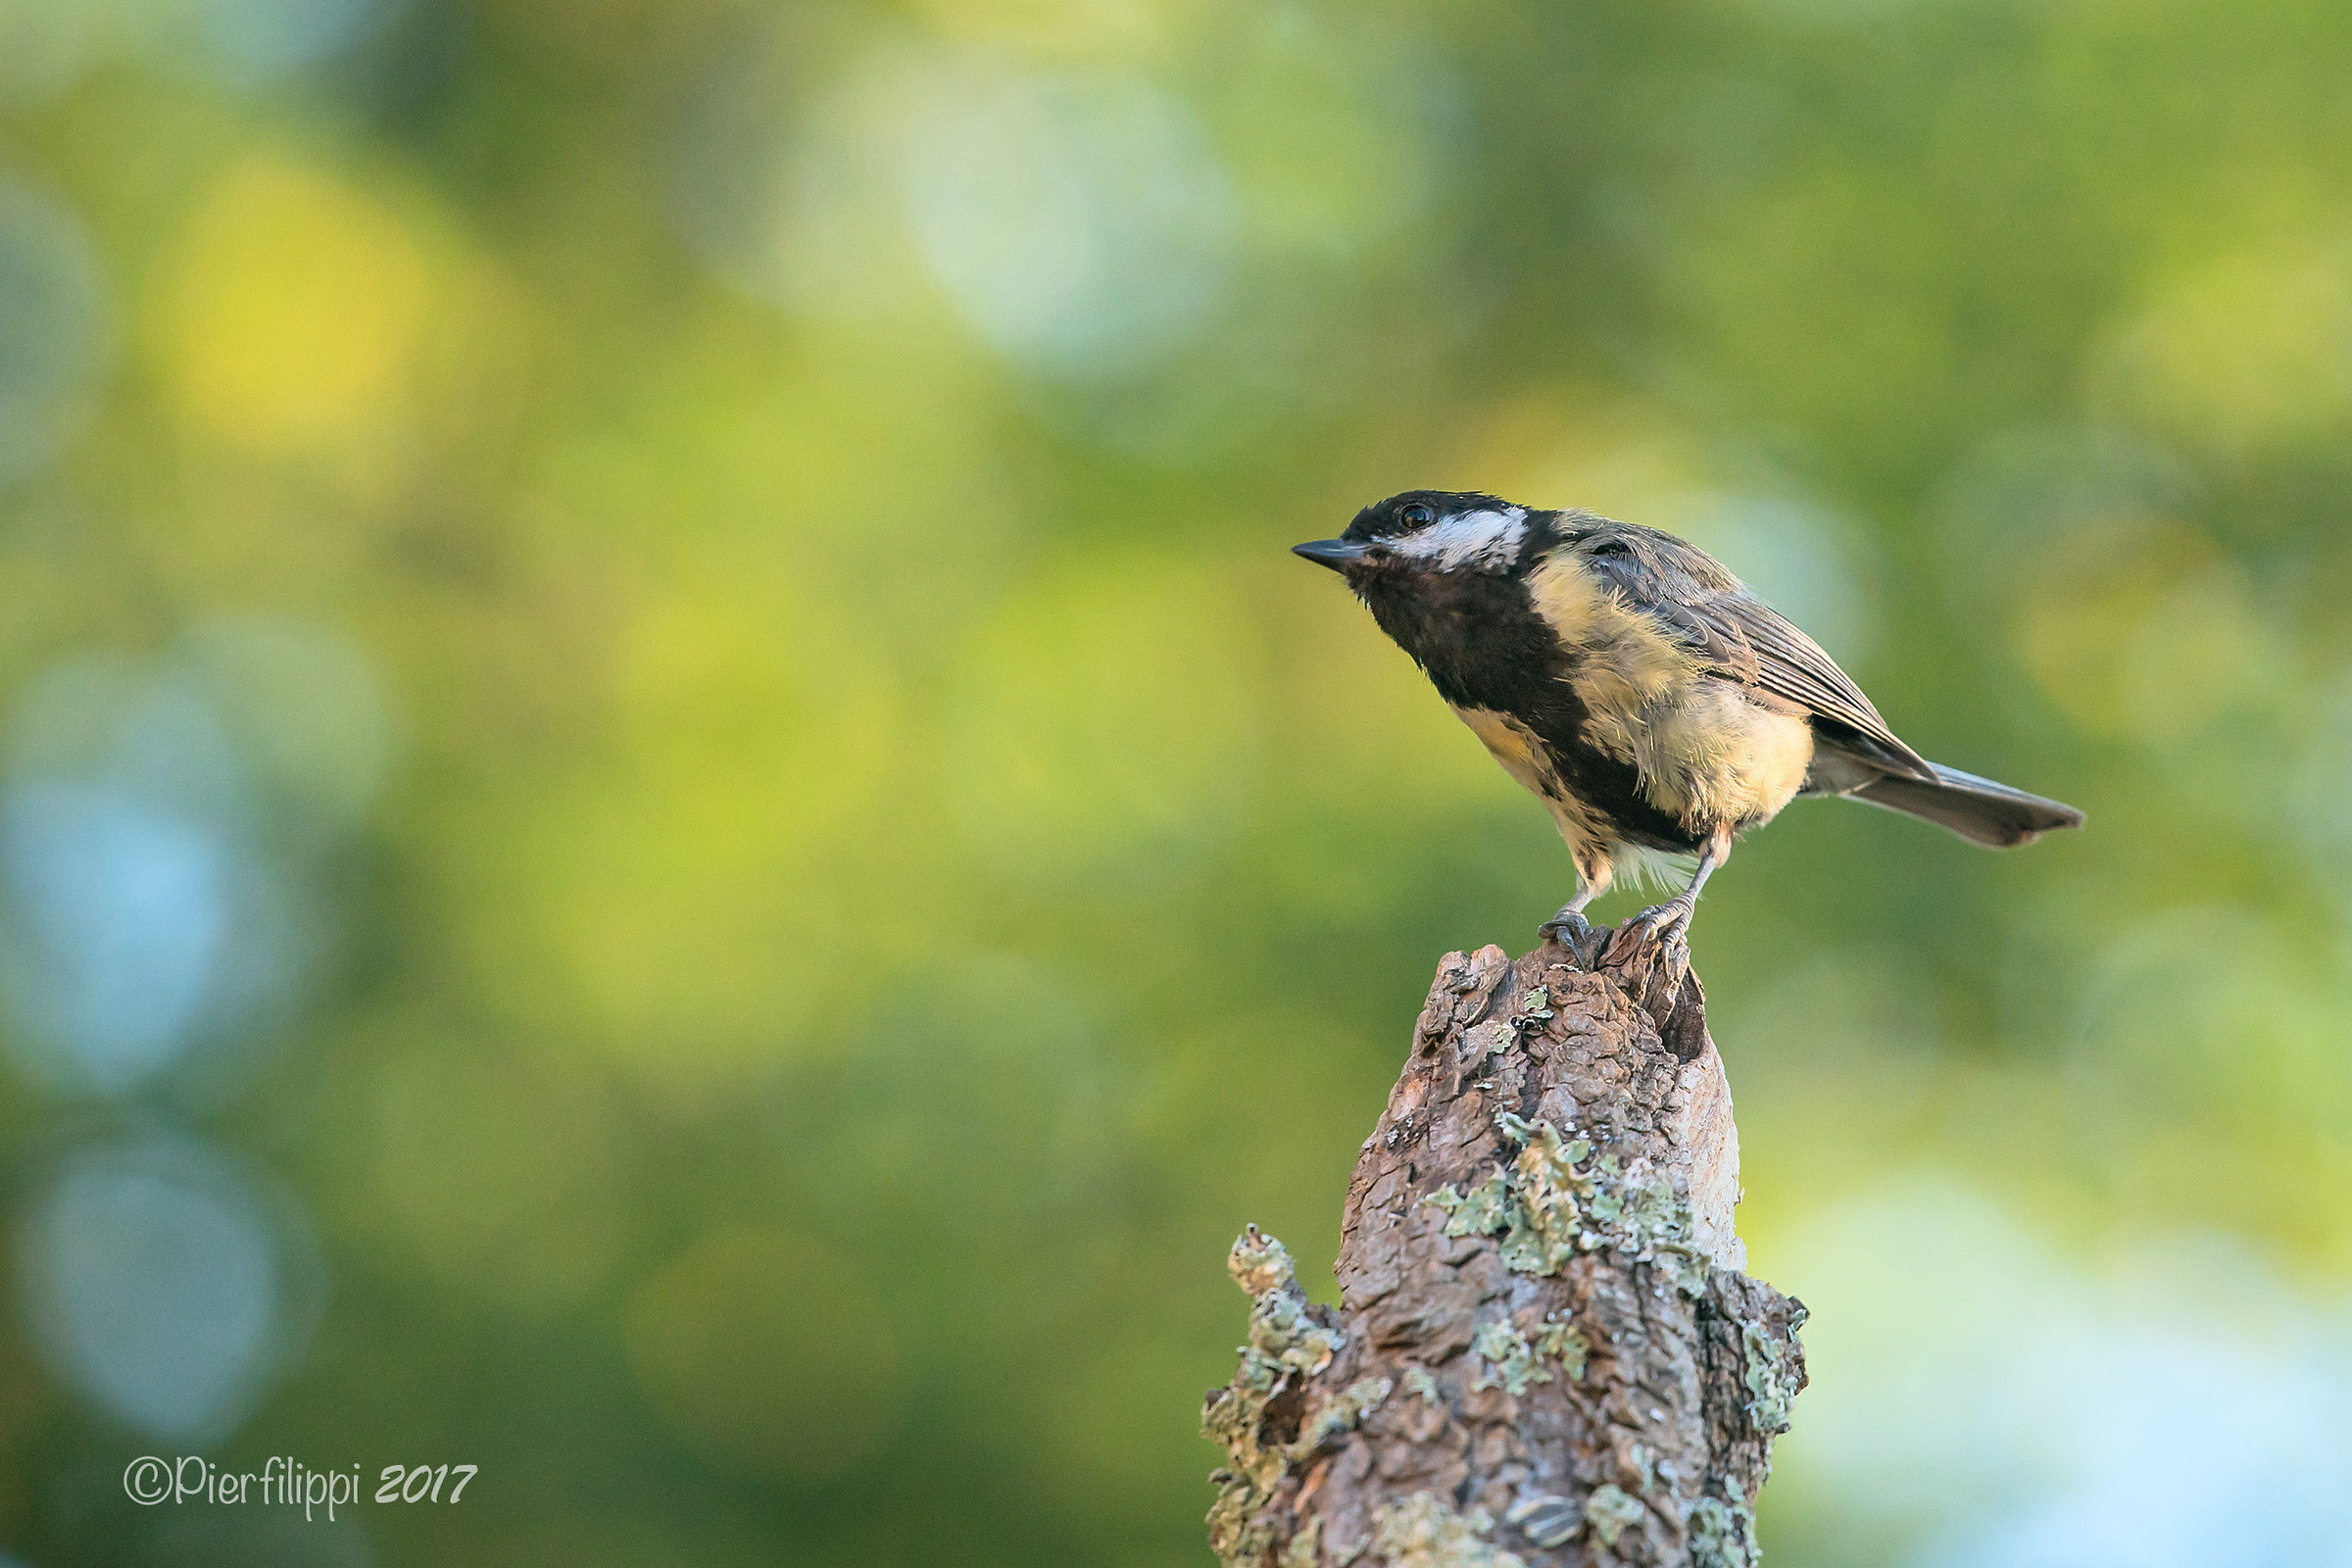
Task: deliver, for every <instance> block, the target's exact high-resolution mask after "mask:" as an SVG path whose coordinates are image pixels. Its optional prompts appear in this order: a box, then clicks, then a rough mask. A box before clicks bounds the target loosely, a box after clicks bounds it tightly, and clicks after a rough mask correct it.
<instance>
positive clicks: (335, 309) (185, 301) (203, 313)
mask: <svg viewBox="0 0 2352 1568" xmlns="http://www.w3.org/2000/svg"><path fill="white" fill-rule="evenodd" d="M429 295H430V279H429V276H428V273H427V269H426V265H425V262H424V258H423V256H422V255H421V254H420V252H419V250H418V247H417V240H416V238H415V236H414V235H413V234H412V233H411V232H410V229H409V227H408V225H407V224H406V223H404V222H403V221H401V219H400V218H399V217H398V216H396V215H395V214H394V213H393V212H392V211H391V210H390V209H388V208H387V207H385V206H383V205H382V204H380V203H378V202H376V201H374V200H372V199H371V198H369V197H367V196H365V195H362V194H360V193H359V192H357V191H354V190H352V189H351V188H349V187H347V186H345V185H343V184H341V183H338V182H337V181H335V180H333V179H331V178H329V177H328V176H326V175H324V174H322V173H319V172H316V171H313V170H307V169H300V168H296V167H294V166H291V165H287V164H281V163H273V162H251V163H247V164H243V165H240V166H238V167H237V168H235V169H232V170H231V171H229V172H227V173H226V174H224V175H223V176H221V178H220V179H219V180H218V181H216V183H215V184H214V185H213V187H212V188H211V189H210V190H209V191H208V192H207V193H206V195H205V198H204V200H203V202H202V204H201V205H200V206H199V208H198V209H197V213H196V216H195V219H194V220H193V221H192V222H191V224H190V226H189V229H188V233H187V237H186V241H185V246H184V250H183V253H182V255H181V257H180V259H179V266H178V270H177V273H176V275H175V276H174V278H173V280H172V297H171V311H170V317H171V338H170V368H171V371H172V378H173V380H174V381H175V382H176V384H177V387H178V390H179V393H180V397H181V401H182V403H183V404H184V405H185V407H186V409H187V411H188V413H189V414H190V416H191V417H193V418H195V420H196V421H197V422H198V423H199V424H200V425H201V426H202V427H203V428H205V429H206V430H207V431H209V432H210V433H212V434H214V435H216V436H218V437H220V438H221V439H222V440H224V441H227V442H229V443H231V444H233V445H235V446H238V447H241V448H244V449H247V450H249V451H255V452H263V453H277V452H286V451H293V450H299V449H302V448H306V447H311V446H316V445H319V444H324V443H331V442H334V441H338V440H341V439H345V438H349V437H351V436H353V435H355V434H358V433H360V432H362V431H364V430H366V429H367V428H368V426H369V425H370V424H371V423H373V422H374V421H376V420H379V419H381V418H382V417H385V416H386V415H387V414H389V413H390V412H392V411H393V410H394V408H395V407H396V405H397V401H398V399H399V397H400V394H401V393H402V391H403V389H404V385H403V384H404V379H405V377H406V376H407V374H408V372H409V370H410V368H411V367H412V364H413V362H414V360H415V358H416V356H417V348H418V342H419V338H420V335H421V333H422V330H423V327H424V323H425V317H426V311H427V307H428V304H429Z"/></svg>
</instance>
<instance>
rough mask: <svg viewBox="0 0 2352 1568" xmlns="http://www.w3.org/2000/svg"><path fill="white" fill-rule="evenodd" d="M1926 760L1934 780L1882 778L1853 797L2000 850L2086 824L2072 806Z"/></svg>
mask: <svg viewBox="0 0 2352 1568" xmlns="http://www.w3.org/2000/svg"><path fill="white" fill-rule="evenodd" d="M1928 765H1929V766H1930V767H1932V768H1934V769H1935V770H1936V781H1935V782H1934V783H1932V784H1931V783H1929V782H1928V781H1927V780H1926V779H1918V778H1892V777H1889V778H1882V779H1879V780H1877V781H1875V782H1873V783H1870V784H1865V785H1863V786H1862V787H1861V788H1860V789H1857V790H1854V791H1852V792H1851V793H1852V796H1853V798H1854V799H1855V800H1858V801H1868V802H1869V803H1870V804H1871V805H1873V806H1884V807H1886V808H1887V809H1888V810H1890V811H1901V812H1904V813H1906V814H1907V815H1911V816H1916V817H1920V818H1923V819H1925V820H1927V821H1930V822H1933V823H1935V824H1936V826H1937V827H1941V828H1947V829H1949V830H1950V831H1952V832H1954V833H1957V834H1959V835H1960V836H1961V837H1962V838H1964V839H1967V840H1968V841H1969V842H1970V843H1972V844H1983V845H1987V846H1989V847H1991V848H1993V849H1996V850H2006V849H2014V848H2015V847H2016V846H2018V845H2020V844H2031V843H2033V842H2034V840H2035V839H2037V838H2039V837H2041V835H2042V834H2044V833H2046V832H2048V831H2049V830H2050V829H2052V828H2060V827H2081V826H2082V812H2081V811H2078V810H2076V809H2074V808H2073V807H2071V806H2067V805H2063V804H2062V803H2060V802H2057V801H2052V800H2045V799H2044V798H2042V797H2041V796H2039V795H2028V794H2027V793H2026V792H2025V791H2024V790H2013V789H2011V788H2010V787H2009V786H2008V785H2006V784H1996V783H1994V782H1993V781H1992V780H1991V779H1988V778H1979V777H1977V776H1976V774H1974V773H1963V772H1961V771H1960V770H1959V769H1958V768H1956V767H1945V766H1944V765H1943V764H1942V763H1940V762H1930V763H1929V764H1928Z"/></svg>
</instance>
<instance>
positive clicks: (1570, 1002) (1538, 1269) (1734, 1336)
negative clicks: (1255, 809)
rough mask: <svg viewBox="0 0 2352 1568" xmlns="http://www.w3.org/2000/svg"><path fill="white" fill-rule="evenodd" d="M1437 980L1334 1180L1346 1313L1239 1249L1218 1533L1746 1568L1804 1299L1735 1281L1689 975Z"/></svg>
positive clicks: (1216, 1418)
mask: <svg viewBox="0 0 2352 1568" xmlns="http://www.w3.org/2000/svg"><path fill="white" fill-rule="evenodd" d="M1609 937H1610V934H1609V933H1607V932H1596V933H1593V934H1592V935H1590V936H1589V937H1587V938H1586V939H1585V940H1584V941H1581V942H1579V943H1577V944H1575V945H1574V946H1566V945H1562V944H1560V943H1558V942H1547V943H1546V944H1545V945H1544V946H1543V947H1542V948H1540V949H1538V950H1537V951H1536V952H1534V953H1531V954H1529V955H1527V956H1525V957H1522V958H1520V959H1519V960H1517V961H1516V962H1515V963H1514V962H1513V961H1511V960H1510V959H1509V958H1507V957H1506V956H1504V955H1503V953H1502V952H1501V950H1500V949H1497V948H1492V947H1490V948H1486V949H1482V950H1481V951H1479V952H1478V953H1477V954H1475V955H1467V956H1465V955H1463V954H1458V953H1457V954H1450V955H1448V956H1446V959H1445V960H1444V962H1443V963H1442V964H1441V965H1440V966H1439V971H1438V977H1437V982H1436V984H1435V986H1434V987H1433V988H1432V989H1431V992H1430V996H1429V1002H1428V1005H1426V1006H1425V1007H1424V1008H1423V1010H1422V1013H1421V1017H1420V1019H1419V1020H1418V1021H1417V1023H1416V1026H1415V1029H1414V1035H1413V1049H1412V1053H1411V1055H1410V1057H1409V1058H1408V1059H1407V1061H1406V1063H1405V1067H1404V1071H1403V1073H1402V1075H1401V1076H1400V1077H1399V1079H1398V1081H1397V1087H1396V1089H1395V1091H1394V1092H1393V1093H1392V1094H1391V1096H1390V1100H1389V1105H1388V1108H1387V1110H1386V1112H1385V1113H1384V1114H1383V1115H1382V1116H1381V1118H1380V1122H1379V1125H1378V1126H1377V1127H1376V1128H1375V1129H1374V1131H1373V1135H1372V1137H1371V1138H1369V1139H1367V1140H1366V1141H1365V1144H1364V1148H1363V1152H1362V1155H1361V1158H1360V1159H1359V1161H1358V1163H1357V1166H1356V1171H1355V1175H1354V1179H1353V1180H1352V1182H1351V1183H1350V1185H1349V1189H1348V1204H1347V1210H1346V1214H1345V1218H1344V1221H1343V1240H1342V1245H1341V1250H1340V1257H1339V1264H1338V1272H1339V1277H1340V1286H1341V1299H1340V1304H1339V1306H1338V1308H1337V1309H1336V1310H1335V1309H1333V1308H1330V1307H1325V1306H1318V1305H1314V1304H1311V1303H1309V1302H1308V1301H1307V1300H1306V1298H1305V1295H1304V1293H1303V1292H1302V1291H1300V1290H1299V1284H1298V1279H1297V1271H1296V1269H1295V1268H1294V1267H1293V1266H1292V1263H1291V1259H1290V1256H1289V1254H1288V1253H1287V1252H1286V1251H1284V1250H1282V1249H1281V1246H1280V1244H1279V1243H1276V1242H1274V1241H1273V1240H1272V1239H1271V1238H1268V1237H1265V1236H1262V1235H1260V1234H1259V1233H1258V1232H1257V1231H1256V1230H1255V1229H1254V1228H1252V1229H1251V1230H1250V1231H1248V1232H1245V1233H1244V1235H1243V1237H1242V1239H1241V1240H1240V1241H1239V1242H1237V1243H1236V1245H1235V1248H1234V1255H1233V1259H1232V1265H1231V1266H1232V1269H1233V1273H1234V1277H1235V1279H1236V1280H1237V1281H1239V1282H1240V1283H1241V1284H1242V1286H1243V1287H1244V1289H1246V1290H1248V1291H1249V1292H1250V1296H1251V1307H1250V1336H1249V1343H1248V1344H1247V1345H1245V1346H1244V1347H1243V1348H1242V1349H1241V1365H1240V1367H1239V1368H1238V1369H1237V1371H1236V1374H1235V1377H1234V1380H1233V1382H1232V1384H1230V1385H1229V1386H1228V1387H1226V1388H1223V1389H1218V1390H1214V1391H1212V1392H1211V1393H1210V1395H1209V1397H1208V1401H1207V1405H1206V1407H1205V1411H1204V1414H1203V1421H1202V1430H1203V1432H1204V1433H1205V1434H1206V1435H1208V1436H1209V1437H1211V1438H1212V1439H1213V1440H1215V1441H1217V1442H1218V1443H1220V1444H1222V1445H1223V1446H1225V1449H1226V1454H1227V1463H1226V1465H1225V1467H1224V1468H1222V1469H1220V1470H1219V1471H1218V1472H1217V1474H1216V1477H1215V1479H1216V1481H1217V1484H1218V1495H1217V1500H1216V1503H1215V1506H1214V1507H1213V1508H1212V1510H1211V1512H1210V1516H1209V1524H1210V1532H1209V1533H1210V1542H1211V1544H1212V1545H1213V1546H1214V1547H1215V1549H1216V1551H1217V1553H1218V1555H1219V1557H1220V1558H1221V1559H1222V1560H1223V1561H1225V1562H1226V1563H1228V1564H1231V1565H1234V1568H1321V1565H1327V1564H1328V1565H1337V1568H1350V1565H1355V1564H1363V1565H1365V1568H1374V1565H1383V1564H1385V1565H1389V1568H1480V1565H1484V1568H1504V1565H1511V1568H1544V1565H1567V1564H1580V1565H1581V1564H1592V1565H1609V1564H1618V1563H1626V1564H1634V1563H1640V1564H1661V1565H1681V1564H1691V1565H1694V1568H1753V1564H1754V1563H1755V1561H1756V1558H1757V1553H1756V1546H1755V1529H1754V1515H1753V1513H1752V1512H1751V1511H1750V1504H1751V1501H1752V1499H1753V1498H1754V1496H1755V1495H1756V1493H1757V1490H1758V1489H1759V1488H1760V1487H1761V1486H1762V1485H1763V1482H1764V1479H1765V1477H1766V1476H1767V1475H1768V1474H1769V1471H1770V1459H1769V1454H1770V1446H1771V1441H1772V1438H1773V1437H1774V1435H1776V1434H1777V1433H1779V1432H1782V1431H1785V1430H1787V1427H1788V1422H1789V1401H1790V1400H1791V1399H1792V1398H1793V1397H1794V1396H1795V1394H1796V1391H1797V1390H1799V1389H1801V1388H1802V1387H1803V1386H1804V1376H1805V1374H1804V1352H1803V1350H1802V1348H1801V1347H1800V1346H1799V1345H1798V1343H1797V1340H1796V1328H1797V1326H1798V1324H1800V1323H1801V1322H1802V1321H1803V1318H1804V1308H1803V1307H1802V1306H1801V1305H1800V1304H1799V1303H1797V1302H1795V1301H1793V1300H1791V1299H1788V1298H1785V1297H1783V1296H1781V1295H1779V1294H1778V1293H1777V1292H1775V1291H1773V1290H1772V1289H1771V1288H1770V1287H1769V1286H1765V1285H1762V1284H1759V1283H1758V1282H1756V1281H1754V1280H1751V1279H1748V1278H1747V1277H1746V1276H1745V1275H1744V1273H1742V1272H1741V1270H1742V1269H1743V1268H1744V1267H1745V1262H1746V1258H1745V1253H1744V1250H1743V1249H1741V1247H1740V1242H1739V1238H1738V1235H1737V1233H1736V1232H1735V1231H1734V1229H1733V1227H1732V1223H1731V1209H1732V1204H1733V1202H1734V1201H1735V1200H1736V1198H1737V1195H1738V1191H1739V1163H1738V1162H1739V1153H1738V1139H1737V1134H1736V1132H1735V1130H1734V1128H1733V1126H1732V1119H1731V1097H1730V1092H1729V1089H1728V1086H1727V1085H1726V1083H1725V1080H1724V1075H1723V1066H1722V1061H1721V1059H1720V1057H1719V1056H1718V1055H1717V1054H1716V1052H1715V1049H1714V1044H1713V1042H1712V1041H1711V1040H1710V1039H1709V1038H1708V1037H1707V1033H1706V1022H1705V1001H1704V996H1703V993H1702V992H1701V990H1700V988H1699V986H1698V982H1697V979H1696V977H1695V976H1692V975H1691V974H1690V972H1689V968H1688V956H1687V954H1685V953H1683V952H1682V951H1681V950H1680V949H1679V948H1676V949H1671V950H1665V951H1661V950H1658V949H1656V948H1655V947H1654V946H1649V945H1645V944H1642V943H1635V942H1619V943H1615V944H1612V943H1611V942H1610V940H1609Z"/></svg>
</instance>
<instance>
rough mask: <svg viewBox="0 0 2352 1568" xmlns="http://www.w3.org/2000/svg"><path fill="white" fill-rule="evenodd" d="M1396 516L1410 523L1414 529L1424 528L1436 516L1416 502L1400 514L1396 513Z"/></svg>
mask: <svg viewBox="0 0 2352 1568" xmlns="http://www.w3.org/2000/svg"><path fill="white" fill-rule="evenodd" d="M1397 515H1398V516H1400V517H1402V518H1403V519H1404V520H1405V521H1407V522H1409V523H1411V524H1412V525H1413V526H1414V527H1416V528H1419V527H1424V526H1426V525H1427V524H1428V523H1429V521H1430V520H1431V519H1432V518H1433V517H1435V516H1436V514H1435V513H1433V512H1431V511H1430V510H1429V509H1428V508H1427V507H1425V506H1422V505H1420V504H1419V503H1418V502H1416V503H1414V504H1413V505H1412V506H1409V507H1407V508H1405V509H1404V510H1403V511H1402V512H1400V513H1398V514H1397Z"/></svg>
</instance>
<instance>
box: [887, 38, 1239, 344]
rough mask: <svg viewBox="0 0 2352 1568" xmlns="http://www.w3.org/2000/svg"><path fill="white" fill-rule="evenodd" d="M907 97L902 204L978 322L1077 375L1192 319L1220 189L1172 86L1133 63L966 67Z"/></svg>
mask: <svg viewBox="0 0 2352 1568" xmlns="http://www.w3.org/2000/svg"><path fill="white" fill-rule="evenodd" d="M916 102H917V103H918V104H919V105H920V106H921V113H922V119H921V120H920V121H919V122H918V123H917V124H916V126H915V127H914V128H913V129H912V131H911V133H910V136H909V139H908V145H907V154H906V157H907V173H906V180H907V183H906V201H907V221H908V224H909V225H910V228H911V231H912V233H913V235H914V239H915V244H916V246H917V248H918V249H919V250H920V252H921V254H922V257H923V260H924V261H925V262H926V263H927V264H928V265H929V267H930V269H931V271H932V273H933V275H934V276H935V277H937V278H938V280H939V282H940V284H941V286H942V287H943V288H945V289H946V290H947V292H948V295H949V297H950V298H951V299H953V300H954V301H955V302H956V306H957V307H958V309H960V310H961V311H962V313H963V315H964V317H965V318H966V319H968V320H969V321H970V322H971V323H972V325H973V327H974V328H975V329H976V330H978V332H979V333H980V335H981V336H982V337H984V338H985V339H987V340H988V341H989V342H990V343H992V344H994V345H995V346H996V347H997V348H999V349H1000V350H1002V351H1004V352H1005V354H1006V355H1008V356H1009V357H1011V358H1012V359H1014V360H1015V361H1018V362H1019V363H1021V364H1023V365H1025V366H1028V367H1029V368H1034V369H1039V370H1043V371H1046V372H1049V373H1053V374H1056V375H1064V376H1075V377H1079V378H1082V379H1083V378H1088V377H1093V376H1098V375H1115V374H1121V373H1125V372H1128V371H1131V370H1133V369H1136V368H1141V367H1143V366H1147V365H1149V364H1151V363H1152V362H1153V361H1154V360H1157V359H1158V358H1160V357H1162V356H1163V355H1165V354H1166V353H1167V352H1169V351H1170V350H1172V349H1174V348H1175V347H1177V346H1178V345H1180V344H1181V343H1182V342H1184V340H1185V339H1186V338H1188V337H1189V336H1191V335H1192V333H1193V331H1194V330H1195V329H1196V328H1197V327H1199V326H1200V325H1201V323H1202V322H1203V321H1204V320H1205V319H1206V318H1207V316H1208V314H1209V311H1210V310H1211V308H1212V307H1213V306H1214V305H1215V304H1216V302H1217V299H1218V296H1219V294H1220V292H1221V290H1222V287H1223V284H1224V280H1225V273H1226V270H1227V268H1228V266H1229V265H1230V261H1231V250H1232V245H1233V230H1234V220H1233V199H1232V193H1231V191H1230V189H1229V187H1228V183H1227V179H1226V175H1225V172H1224V170H1223V168H1222V167H1221V166H1220V164H1219V163H1218V161H1217V157H1216V153H1215V150H1214V149H1213V148H1212V147H1211V146H1210V144H1209V141H1208V138H1207V136H1206V134H1205V132H1203V131H1202V129H1201V126H1200V124H1199V123H1198V121H1197V120H1196V119H1195V118H1194V116H1193V114H1192V111H1191V110H1189V109H1188V108H1187V107H1186V106H1185V105H1184V104H1183V103H1182V102H1181V101H1179V100H1178V99H1176V98H1174V97H1172V96H1171V95H1169V94H1167V93H1165V92H1163V91H1161V90H1159V89H1158V88H1156V87H1153V86H1152V85H1150V84H1149V83H1147V82H1145V81H1143V80H1141V79H1140V78H1135V77H1128V76H1119V75H1097V74H1085V73H1065V74H1035V75H1030V74H1021V73H1007V72H1003V71H998V70H991V69H985V68H981V67H978V66H969V67H961V68H956V67H950V68H947V69H945V70H943V71H941V72H940V73H939V76H938V79H937V80H936V81H934V82H933V83H932V84H931V87H930V90H929V91H927V92H925V93H923V94H921V95H920V96H919V97H918V98H917V99H916Z"/></svg>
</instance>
